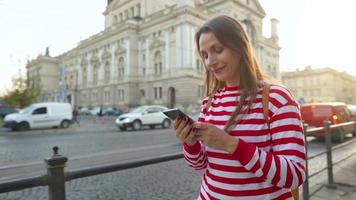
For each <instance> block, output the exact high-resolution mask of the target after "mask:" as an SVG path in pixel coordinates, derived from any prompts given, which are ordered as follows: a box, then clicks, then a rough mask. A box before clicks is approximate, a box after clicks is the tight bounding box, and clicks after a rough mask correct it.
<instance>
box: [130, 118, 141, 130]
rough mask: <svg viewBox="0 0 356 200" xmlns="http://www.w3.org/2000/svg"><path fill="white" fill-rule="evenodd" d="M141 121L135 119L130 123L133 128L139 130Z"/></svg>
mask: <svg viewBox="0 0 356 200" xmlns="http://www.w3.org/2000/svg"><path fill="white" fill-rule="evenodd" d="M141 126H142V125H141V122H140V121H139V120H135V121H134V122H133V124H132V129H133V130H140V129H141Z"/></svg>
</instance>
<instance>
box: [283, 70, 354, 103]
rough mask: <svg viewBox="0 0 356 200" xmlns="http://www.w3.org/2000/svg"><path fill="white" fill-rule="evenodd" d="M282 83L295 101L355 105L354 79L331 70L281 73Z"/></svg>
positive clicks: (343, 73)
mask: <svg viewBox="0 0 356 200" xmlns="http://www.w3.org/2000/svg"><path fill="white" fill-rule="evenodd" d="M282 81H283V83H284V84H285V85H286V86H287V87H288V88H289V89H290V91H291V93H292V94H293V95H294V97H295V98H296V99H299V100H301V101H303V100H304V102H330V101H340V102H345V103H349V104H355V103H356V87H355V86H356V77H355V76H352V75H349V74H347V73H345V72H338V71H336V70H335V69H332V68H328V67H327V68H321V69H312V68H311V67H310V66H307V67H306V68H305V69H304V70H297V71H294V72H282Z"/></svg>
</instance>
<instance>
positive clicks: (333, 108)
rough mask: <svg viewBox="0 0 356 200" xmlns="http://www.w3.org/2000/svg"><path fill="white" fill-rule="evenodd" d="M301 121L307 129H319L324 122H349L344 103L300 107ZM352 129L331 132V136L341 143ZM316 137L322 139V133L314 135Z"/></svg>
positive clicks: (347, 111) (348, 112)
mask: <svg viewBox="0 0 356 200" xmlns="http://www.w3.org/2000/svg"><path fill="white" fill-rule="evenodd" d="M300 112H301V117H302V120H303V121H304V122H305V123H307V124H308V127H311V128H313V127H321V126H323V122H324V121H325V120H329V121H330V122H331V123H332V124H339V123H344V122H349V121H350V120H351V115H350V111H349V110H348V108H347V106H346V104H345V103H341V102H331V103H307V104H303V105H301V107H300ZM352 131H353V129H352V128H351V127H350V128H344V129H340V130H338V131H331V134H332V136H333V137H334V138H336V139H337V140H338V141H339V142H343V141H344V139H345V134H347V133H350V132H352ZM314 136H316V137H324V132H318V133H315V134H314Z"/></svg>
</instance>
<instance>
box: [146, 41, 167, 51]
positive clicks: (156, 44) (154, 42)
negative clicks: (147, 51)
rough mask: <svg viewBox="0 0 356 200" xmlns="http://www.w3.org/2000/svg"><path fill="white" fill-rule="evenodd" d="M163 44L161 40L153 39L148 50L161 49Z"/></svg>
mask: <svg viewBox="0 0 356 200" xmlns="http://www.w3.org/2000/svg"><path fill="white" fill-rule="evenodd" d="M164 44H165V42H164V41H162V40H159V39H155V40H153V41H152V43H151V44H150V48H151V49H154V48H158V47H161V46H163V45H164Z"/></svg>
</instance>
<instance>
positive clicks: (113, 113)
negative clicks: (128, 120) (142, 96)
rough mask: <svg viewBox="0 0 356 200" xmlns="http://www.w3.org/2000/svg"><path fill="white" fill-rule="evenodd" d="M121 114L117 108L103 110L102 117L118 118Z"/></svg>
mask: <svg viewBox="0 0 356 200" xmlns="http://www.w3.org/2000/svg"><path fill="white" fill-rule="evenodd" d="M122 113H123V112H122V111H121V110H119V109H117V108H111V107H109V108H105V109H104V110H103V115H106V116H119V115H121V114H122Z"/></svg>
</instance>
